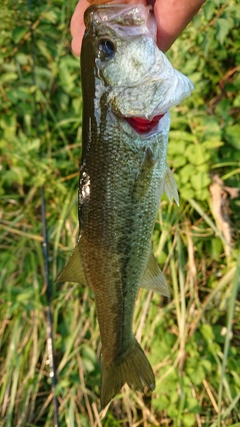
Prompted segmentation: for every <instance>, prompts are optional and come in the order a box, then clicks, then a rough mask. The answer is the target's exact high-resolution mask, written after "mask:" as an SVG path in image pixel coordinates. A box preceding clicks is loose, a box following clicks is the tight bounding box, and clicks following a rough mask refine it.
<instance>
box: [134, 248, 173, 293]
mask: <svg viewBox="0 0 240 427" xmlns="http://www.w3.org/2000/svg"><path fill="white" fill-rule="evenodd" d="M140 287H141V288H146V289H149V290H151V291H154V292H157V293H159V294H161V295H164V296H165V297H170V293H169V290H168V286H167V283H166V280H165V277H164V275H163V273H162V272H161V270H160V268H159V267H158V263H157V260H156V258H155V256H154V255H153V253H152V252H151V253H150V256H149V260H148V265H147V267H146V270H145V272H144V275H143V279H142V282H141V285H140Z"/></svg>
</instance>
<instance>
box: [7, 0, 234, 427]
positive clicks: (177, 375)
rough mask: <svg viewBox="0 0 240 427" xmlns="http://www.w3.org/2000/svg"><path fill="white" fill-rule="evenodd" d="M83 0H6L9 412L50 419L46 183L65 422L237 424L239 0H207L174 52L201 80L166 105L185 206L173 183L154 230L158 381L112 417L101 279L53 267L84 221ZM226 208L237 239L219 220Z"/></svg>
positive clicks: (145, 335)
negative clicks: (75, 21)
mask: <svg viewBox="0 0 240 427" xmlns="http://www.w3.org/2000/svg"><path fill="white" fill-rule="evenodd" d="M74 4H75V2H73V1H69V2H67V3H66V2H63V1H61V0H53V1H50V0H49V1H48V0H47V1H46V2H44V4H42V2H40V1H37V0H36V1H34V2H33V6H34V11H33V13H32V14H30V12H29V8H28V5H27V3H25V2H18V4H17V5H16V4H15V3H14V2H12V1H10V0H4V1H3V6H2V13H3V16H4V19H3V20H2V22H1V23H0V26H1V32H0V43H1V45H2V50H1V52H0V69H1V71H0V93H1V97H2V102H1V106H0V109H1V111H0V150H1V154H0V156H1V161H0V164H1V170H0V174H1V179H0V198H1V208H0V230H1V231H0V272H1V274H0V302H1V304H0V320H1V321H0V348H1V350H0V365H1V368H0V372H1V376H0V425H1V426H3V427H41V426H44V427H48V426H49V427H50V426H51V427H52V426H53V424H54V421H53V420H54V407H53V392H52V387H51V378H50V361H49V354H48V334H47V298H46V283H45V280H44V258H43V252H42V243H43V237H42V235H43V234H42V221H41V197H40V195H41V192H40V188H41V186H42V185H44V189H45V199H46V220H47V228H48V241H49V271H50V283H51V294H52V295H51V298H52V302H51V311H52V317H53V322H52V327H53V345H54V359H55V365H56V377H57V386H56V396H57V400H58V404H59V424H60V426H61V427H65V426H67V427H79V426H81V427H85V426H96V427H99V426H104V427H105V426H111V427H112V426H113V427H114V426H116V427H117V426H124V427H125V426H133V427H137V426H143V427H147V426H151V425H152V426H160V425H161V426H169V427H170V426H171V427H173V426H174V427H180V426H182V427H191V426H197V427H230V426H232V427H233V426H235V427H237V426H239V425H240V410H239V406H240V405H239V401H240V363H239V360H240V352H239V348H240V341H239V340H240V306H239V277H240V274H239V273H240V272H239V265H240V262H239V256H240V252H239V241H240V239H239V223H240V216H239V207H240V204H239V197H238V196H239V193H238V190H237V189H238V188H239V168H240V164H239V148H240V147H239V134H240V128H239V124H238V121H239V106H240V100H239V96H238V95H237V96H236V93H237V88H238V87H239V75H238V71H239V67H238V65H237V63H238V59H239V47H238V38H237V34H238V28H239V17H238V14H237V7H239V2H233V1H229V2H228V3H227V4H226V3H225V2H223V1H221V0H214V1H210V0H209V1H208V2H207V4H206V5H205V7H204V9H203V11H202V13H201V14H199V16H197V17H196V18H195V20H194V21H193V23H192V24H191V25H190V26H189V27H188V29H187V30H186V31H185V32H184V34H183V35H182V38H181V39H179V40H178V41H177V42H176V44H175V45H174V46H173V47H172V49H171V51H170V52H169V54H168V56H169V57H170V59H171V61H172V63H173V64H174V66H175V67H176V68H178V69H180V70H181V71H182V72H184V73H186V74H187V75H188V76H189V77H190V78H191V79H192V80H193V82H194V84H195V91H194V93H193V95H192V97H191V98H189V99H188V100H186V101H185V102H184V103H183V104H182V105H181V106H179V107H177V108H176V109H174V110H173V111H172V113H171V114H172V126H171V132H170V142H169V155H168V163H169V165H170V167H171V168H172V169H174V170H175V176H176V179H177V181H178V186H179V191H180V197H181V203H180V207H177V206H176V205H172V206H171V205H169V203H168V202H167V200H166V199H165V197H163V199H162V201H161V205H160V210H159V214H158V217H157V219H156V224H155V229H154V233H153V236H152V241H153V248H154V252H155V255H156V257H157V259H158V262H159V264H160V266H161V267H162V270H163V272H164V274H165V276H166V279H167V282H168V284H169V286H170V290H171V299H170V300H168V299H167V298H164V297H161V296H159V295H156V294H152V293H149V292H147V291H146V290H143V289H141V290H140V291H139V295H138V298H137V302H136V308H135V314H134V332H135V333H136V336H137V338H138V339H139V340H140V341H141V344H142V346H143V348H144V350H145V351H146V353H147V355H148V358H149V360H150V362H151V364H152V366H153V369H154V372H155V375H156V390H155V392H154V393H153V395H152V398H151V396H142V394H141V393H138V392H137V393H136V392H133V391H132V390H130V389H129V388H128V387H127V386H125V387H124V388H123V389H122V391H121V393H120V394H119V395H118V396H116V399H114V401H113V403H112V404H111V406H110V408H109V410H108V412H107V413H106V415H105V417H104V418H101V415H100V414H99V380H100V367H99V358H100V353H101V345H100V337H99V329H98V324H97V321H96V313H95V304H94V295H93V293H92V292H91V290H90V289H88V288H82V287H80V286H79V285H76V284H70V283H65V284H62V285H56V284H55V283H54V278H55V277H56V275H57V272H58V271H59V270H60V269H61V267H62V266H63V265H64V263H65V261H66V260H67V258H68V256H69V255H70V253H71V251H72V248H73V246H74V244H75V242H76V240H77V237H78V218H77V187H78V170H79V160H80V157H81V108H82V107H81V89H80V79H79V61H78V59H76V58H73V56H72V54H71V52H70V37H69V30H68V26H69V19H70V16H71V14H72V11H73V8H74ZM31 22H32V23H33V25H32V27H33V31H34V39H35V73H36V84H33V81H32V74H31V73H32V67H31V64H32V56H31V44H30V39H31V32H30V25H31ZM34 94H35V97H36V105H37V111H38V118H39V135H38V134H37V132H36V123H35V117H34ZM216 175H218V178H219V179H220V181H221V185H219V187H215V190H216V191H220V193H219V194H220V196H221V199H220V200H221V202H222V211H221V212H222V214H224V215H223V216H222V217H218V218H216V216H214V215H215V214H214V213H215V212H216V210H214V209H213V199H212V197H213V196H212V192H211V191H212V190H211V189H212V187H211V186H212V185H213V183H214V182H215V181H214V179H215V176H216ZM217 188H218V190H217ZM219 188H220V190H219ZM223 217H224V218H225V219H226V223H227V224H228V225H229V229H230V235H231V239H230V240H229V234H226V233H225V231H224V228H221V224H222V222H223Z"/></svg>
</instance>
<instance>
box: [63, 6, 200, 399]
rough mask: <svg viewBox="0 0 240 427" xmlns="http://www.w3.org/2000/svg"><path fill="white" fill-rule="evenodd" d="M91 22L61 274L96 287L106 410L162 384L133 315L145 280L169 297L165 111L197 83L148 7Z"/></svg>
mask: <svg viewBox="0 0 240 427" xmlns="http://www.w3.org/2000/svg"><path fill="white" fill-rule="evenodd" d="M84 19H85V25H86V31H85V35H84V39H83V44H82V53H81V76H82V94H83V129H82V141H83V151H82V163H81V171H80V185H79V223H80V235H79V241H78V243H77V245H76V247H75V249H74V252H73V255H72V256H71V258H70V260H69V261H68V263H67V265H66V266H65V268H64V269H63V270H62V272H61V273H60V274H59V276H58V278H57V280H58V281H73V282H79V283H81V284H85V285H88V286H90V288H91V289H92V290H93V292H94V295H95V301H96V310H97V317H98V322H99V327H100V334H101V341H102V356H101V386H100V394H101V396H100V400H101V406H102V408H104V407H105V406H106V405H107V404H108V403H109V402H110V401H111V399H112V398H113V397H114V396H115V394H116V393H118V392H119V391H120V389H121V387H122V386H123V385H124V384H125V383H127V384H128V385H129V386H130V387H132V388H135V389H138V390H141V391H143V392H145V391H147V390H153V389H154V387H155V378H154V373H153V370H152V368H151V366H150V364H149V362H148V360H147V358H146V356H145V354H144V352H143V350H142V348H141V346H140V344H139V343H138V342H137V340H136V338H135V337H134V335H133V332H132V320H133V313H134V305H135V301H136V297H137V293H138V289H139V287H144V288H147V289H151V290H154V291H157V292H159V293H161V294H163V295H167V296H169V291H168V288H167V285H166V282H165V279H164V277H163V274H162V273H161V271H160V269H159V267H158V264H157V261H156V259H155V258H154V256H153V254H152V251H151V243H150V241H151V234H152V231H153V227H154V223H155V218H156V215H157V211H158V208H159V200H160V196H161V194H162V193H163V192H164V191H166V193H167V195H168V197H169V199H170V200H172V198H174V199H175V200H176V202H177V203H178V192H177V187H176V184H175V181H174V178H173V175H172V173H171V171H170V169H169V168H168V167H167V165H166V155H167V145H168V132H169V123H170V121H169V112H168V110H169V108H170V107H171V106H173V105H176V104H178V103H180V102H181V101H182V99H183V98H185V97H186V96H188V95H189V94H190V92H191V90H192V88H193V87H192V84H191V82H190V81H189V80H188V79H187V78H186V77H185V76H183V75H182V74H181V73H179V72H178V71H176V70H175V69H174V68H173V67H172V66H171V64H170V63H169V61H168V60H167V58H166V57H165V56H164V54H163V53H162V52H161V51H160V50H159V49H158V48H157V46H156V43H155V38H156V24H155V21H154V17H153V14H152V12H151V9H150V8H149V7H144V6H136V5H135V6H133V5H113V4H111V5H94V6H90V7H89V8H88V9H87V10H86V12H85V17H84Z"/></svg>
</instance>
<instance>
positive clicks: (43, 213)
mask: <svg viewBox="0 0 240 427" xmlns="http://www.w3.org/2000/svg"><path fill="white" fill-rule="evenodd" d="M27 2H28V8H29V12H30V22H31V25H30V33H31V62H32V64H31V69H32V81H33V85H34V86H35V85H36V73H35V58H36V54H35V39H34V30H33V11H34V10H33V3H32V0H27ZM33 100H34V119H35V131H36V135H37V138H38V139H39V140H40V139H41V138H40V131H39V120H38V117H39V115H38V108H37V101H36V95H35V92H34V94H33ZM40 198H41V220H42V231H43V244H42V248H43V258H44V281H45V285H46V297H47V307H46V317H47V350H48V358H49V368H50V372H49V376H50V378H51V386H52V393H53V406H54V427H59V418H58V400H57V396H56V384H57V380H56V371H55V364H54V354H53V329H52V313H51V283H50V279H49V265H48V238H47V222H46V210H45V196H44V186H43V185H42V186H41V187H40Z"/></svg>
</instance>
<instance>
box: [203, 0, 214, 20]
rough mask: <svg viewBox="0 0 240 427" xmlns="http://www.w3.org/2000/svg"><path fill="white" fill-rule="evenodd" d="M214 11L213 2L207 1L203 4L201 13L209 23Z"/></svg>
mask: <svg viewBox="0 0 240 427" xmlns="http://www.w3.org/2000/svg"><path fill="white" fill-rule="evenodd" d="M215 9H216V4H215V3H214V1H211V0H208V1H207V2H206V3H205V4H204V8H203V12H204V15H205V18H206V20H207V21H209V20H210V19H211V18H212V16H213V15H214V12H215Z"/></svg>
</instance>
